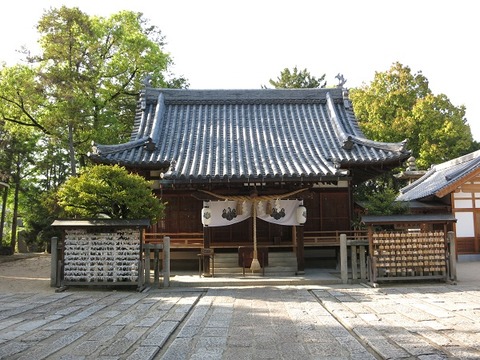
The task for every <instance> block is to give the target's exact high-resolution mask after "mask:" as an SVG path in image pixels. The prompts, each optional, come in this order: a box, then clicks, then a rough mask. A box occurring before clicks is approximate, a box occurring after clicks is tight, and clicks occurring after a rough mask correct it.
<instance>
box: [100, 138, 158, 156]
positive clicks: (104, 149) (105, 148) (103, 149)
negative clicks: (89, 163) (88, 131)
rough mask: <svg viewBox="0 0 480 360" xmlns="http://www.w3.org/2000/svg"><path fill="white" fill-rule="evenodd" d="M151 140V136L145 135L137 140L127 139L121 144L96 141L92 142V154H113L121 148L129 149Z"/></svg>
mask: <svg viewBox="0 0 480 360" xmlns="http://www.w3.org/2000/svg"><path fill="white" fill-rule="evenodd" d="M149 141H151V138H150V137H148V136H146V137H143V138H140V139H137V140H133V141H129V142H126V143H123V144H115V145H101V144H97V143H93V144H92V154H94V155H108V154H113V153H116V152H119V151H123V150H130V149H134V148H136V147H141V146H145V145H146V144H148V143H149Z"/></svg>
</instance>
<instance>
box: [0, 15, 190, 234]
mask: <svg viewBox="0 0 480 360" xmlns="http://www.w3.org/2000/svg"><path fill="white" fill-rule="evenodd" d="M37 30H38V34H39V36H40V41H39V44H40V51H39V52H38V53H35V54H31V53H30V52H29V51H28V49H26V50H25V51H24V53H25V55H26V60H27V62H26V63H25V65H15V66H12V67H7V66H5V65H2V66H1V67H0V132H1V134H0V135H1V137H2V139H1V140H0V145H1V146H2V149H1V150H0V174H3V175H5V176H8V178H9V184H10V185H11V186H10V189H9V192H8V194H9V201H8V204H9V206H10V207H12V208H11V209H9V211H8V213H9V214H12V213H13V206H14V205H13V204H14V203H15V201H13V197H14V196H15V197H17V204H19V206H20V209H19V210H18V211H19V212H22V214H21V215H22V218H23V219H24V220H26V222H27V223H26V224H25V225H26V228H27V229H29V234H30V235H31V236H32V238H36V237H37V236H36V235H35V231H37V232H38V233H46V232H45V231H42V230H41V227H42V226H45V227H47V226H48V224H47V222H43V220H44V219H51V218H52V217H55V212H52V211H54V210H53V209H54V207H52V206H46V205H42V204H43V201H46V200H45V199H44V198H43V195H42V194H45V193H48V194H52V193H54V192H55V191H56V189H57V188H58V186H59V185H60V184H62V183H63V182H64V181H65V180H66V179H67V178H68V176H69V175H71V174H75V173H76V172H77V167H78V166H79V165H86V157H85V154H86V153H87V152H88V151H90V150H91V148H90V147H91V142H92V140H93V139H94V140H95V141H98V142H100V143H105V144H108V143H119V142H123V141H126V140H128V138H129V136H130V133H131V128H132V126H133V123H132V119H133V118H134V117H135V109H136V103H137V99H138V94H139V91H140V89H141V88H142V87H143V86H145V83H144V79H145V78H146V77H147V76H148V78H149V83H148V84H149V85H151V86H157V87H188V82H187V81H186V80H185V79H184V78H183V77H175V75H174V74H172V72H171V70H170V69H171V67H172V65H173V61H172V58H171V56H170V54H167V53H166V52H165V51H164V50H163V47H164V44H165V43H164V38H163V36H162V34H161V32H160V30H159V29H158V28H157V27H156V26H152V25H150V24H149V22H148V21H147V20H146V19H145V18H144V17H143V15H142V14H140V13H135V12H130V11H122V12H119V13H117V14H114V15H112V16H110V17H108V18H105V17H97V16H89V15H87V14H85V13H83V12H81V11H80V10H79V9H77V8H67V7H62V8H59V9H50V10H48V11H46V12H45V13H44V14H43V16H42V18H41V19H40V21H39V22H38V27H37ZM20 128H23V129H25V135H24V136H23V137H18V136H17V135H16V134H12V131H13V129H20ZM27 129H28V131H27ZM15 131H17V130H15ZM27 132H28V134H27ZM15 139H18V140H19V141H18V142H17V143H16V145H15V146H16V147H18V146H20V145H19V144H22V143H23V142H28V144H29V145H28V147H25V148H23V149H22V153H21V154H22V156H21V157H19V158H17V160H21V161H24V162H26V163H25V164H21V167H20V168H21V173H20V174H19V176H15V174H16V173H15V172H14V170H15V168H14V162H13V161H14V158H13V157H12V156H10V155H9V152H8V151H6V150H5V149H7V150H8V149H10V148H11V149H13V145H14V143H13V142H11V141H14V140H15ZM27 140H28V141H27ZM31 145H33V146H31ZM18 154H20V153H18ZM7 155H8V156H7ZM14 180H15V181H16V180H18V181H19V183H18V185H19V186H18V187H16V186H14V182H15V181H14ZM17 189H18V193H17V192H16V190H17ZM22 197H23V198H22ZM33 199H35V200H33ZM29 201H32V202H33V203H29ZM35 201H36V203H35ZM34 204H35V205H38V206H32V205H34ZM30 212H45V213H41V214H40V213H38V214H30ZM36 215H38V216H36ZM10 223H12V224H13V223H15V224H16V219H13V221H12V220H10V219H9V224H10ZM24 223H25V221H24ZM42 223H43V225H42ZM30 230H31V231H30ZM30 240H31V239H30Z"/></svg>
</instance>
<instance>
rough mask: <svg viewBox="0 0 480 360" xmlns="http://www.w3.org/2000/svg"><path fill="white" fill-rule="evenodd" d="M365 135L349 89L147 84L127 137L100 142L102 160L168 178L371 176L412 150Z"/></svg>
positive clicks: (95, 156)
mask: <svg viewBox="0 0 480 360" xmlns="http://www.w3.org/2000/svg"><path fill="white" fill-rule="evenodd" d="M405 146H406V143H405V142H401V143H382V142H375V141H371V140H368V139H366V138H365V136H364V135H363V133H362V132H361V130H360V129H359V126H358V124H357V121H356V119H355V117H354V114H353V109H352V105H351V102H350V100H349V99H348V96H347V91H346V90H344V89H341V88H333V89H288V90H287V89H283V90H280V89H261V90H185V89H153V88H148V87H147V88H146V89H145V90H144V91H143V92H142V94H141V96H140V99H139V102H138V108H137V115H136V118H135V124H134V128H133V132H132V136H131V139H130V141H129V142H128V143H125V144H120V145H100V144H94V148H93V153H92V154H90V157H91V159H92V160H93V161H95V162H99V163H107V164H108V163H109V164H120V165H123V166H126V167H129V168H144V169H157V170H162V171H165V174H164V179H165V180H175V181H179V182H192V181H202V182H204V181H211V182H216V181H236V180H237V181H250V180H262V181H263V180H264V181H267V180H269V179H272V180H276V181H278V180H282V181H288V180H300V179H301V180H304V181H329V180H334V179H337V180H338V178H345V177H348V176H353V178H354V180H355V179H360V180H361V181H363V180H364V179H368V178H371V177H373V176H376V175H378V174H380V173H382V172H384V171H387V170H389V169H391V168H393V167H395V166H398V165H399V164H400V163H401V162H402V161H403V160H404V159H406V158H407V157H408V156H409V152H408V151H407V150H406V149H405Z"/></svg>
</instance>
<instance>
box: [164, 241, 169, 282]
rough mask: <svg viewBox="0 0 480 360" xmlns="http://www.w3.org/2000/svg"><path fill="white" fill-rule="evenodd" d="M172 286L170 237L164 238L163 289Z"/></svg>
mask: <svg viewBox="0 0 480 360" xmlns="http://www.w3.org/2000/svg"><path fill="white" fill-rule="evenodd" d="M169 286H170V237H169V236H164V237H163V287H169Z"/></svg>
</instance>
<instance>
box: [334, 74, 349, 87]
mask: <svg viewBox="0 0 480 360" xmlns="http://www.w3.org/2000/svg"><path fill="white" fill-rule="evenodd" d="M335 79H338V84H337V87H339V88H341V87H343V85H345V83H346V82H347V80H346V79H345V78H344V77H343V74H340V73H338V74H337V76H335Z"/></svg>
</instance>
